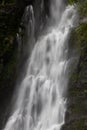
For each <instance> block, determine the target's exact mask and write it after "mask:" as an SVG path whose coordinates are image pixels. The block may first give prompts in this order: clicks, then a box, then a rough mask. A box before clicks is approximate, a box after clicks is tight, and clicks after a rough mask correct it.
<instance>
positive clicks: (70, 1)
mask: <svg viewBox="0 0 87 130" xmlns="http://www.w3.org/2000/svg"><path fill="white" fill-rule="evenodd" d="M67 1H68V4H74V3H77V2H78V0H67Z"/></svg>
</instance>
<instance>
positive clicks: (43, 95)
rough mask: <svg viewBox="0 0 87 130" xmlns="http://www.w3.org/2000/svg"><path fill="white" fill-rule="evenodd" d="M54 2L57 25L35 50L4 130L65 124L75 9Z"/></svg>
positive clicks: (45, 129) (52, 129) (56, 128)
mask: <svg viewBox="0 0 87 130" xmlns="http://www.w3.org/2000/svg"><path fill="white" fill-rule="evenodd" d="M62 6H63V2H62V0H54V4H52V8H51V12H52V13H51V14H52V18H53V19H55V20H54V21H55V24H54V26H52V27H50V29H49V30H50V31H48V33H47V34H46V35H44V36H42V37H41V38H40V39H39V40H38V41H37V43H36V44H35V47H34V49H33V51H32V55H31V58H30V60H29V64H28V68H27V73H26V76H25V77H24V79H23V81H22V82H21V85H20V91H19V94H18V99H17V102H16V104H15V109H14V112H13V114H12V116H11V117H10V118H9V120H8V122H7V124H6V126H5V128H4V130H60V128H61V126H62V125H63V124H64V118H65V111H66V100H65V98H64V97H63V95H64V94H65V93H66V90H67V84H68V79H69V77H68V67H69V63H70V60H71V59H68V58H67V56H68V49H69V48H68V37H69V33H70V30H71V28H72V27H74V23H75V18H76V10H75V8H74V6H68V7H66V8H65V9H62V11H60V9H61V8H62Z"/></svg>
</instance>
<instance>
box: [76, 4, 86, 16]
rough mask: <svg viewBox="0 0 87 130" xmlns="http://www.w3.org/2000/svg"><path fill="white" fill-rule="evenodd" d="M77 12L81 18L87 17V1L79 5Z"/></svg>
mask: <svg viewBox="0 0 87 130" xmlns="http://www.w3.org/2000/svg"><path fill="white" fill-rule="evenodd" d="M78 12H79V14H80V17H81V18H83V17H85V16H87V1H84V2H80V3H79V5H78Z"/></svg>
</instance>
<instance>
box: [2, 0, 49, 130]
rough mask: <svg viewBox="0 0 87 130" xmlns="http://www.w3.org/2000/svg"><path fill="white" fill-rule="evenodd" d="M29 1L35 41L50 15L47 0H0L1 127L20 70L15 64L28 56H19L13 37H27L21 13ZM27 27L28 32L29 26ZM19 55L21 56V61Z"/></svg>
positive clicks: (6, 116) (21, 63)
mask: <svg viewBox="0 0 87 130" xmlns="http://www.w3.org/2000/svg"><path fill="white" fill-rule="evenodd" d="M28 5H32V6H33V10H34V14H33V15H34V20H35V21H34V24H35V25H34V27H35V28H34V34H33V35H34V37H35V41H36V40H37V38H38V35H39V33H40V32H41V30H42V29H43V27H45V26H46V21H47V18H48V16H49V8H48V6H49V0H2V1H0V129H1V128H2V127H3V126H4V124H5V122H6V120H7V118H8V114H9V112H10V110H9V105H10V102H11V99H12V95H13V91H14V88H15V87H14V86H15V81H16V79H17V74H18V73H19V72H17V71H18V69H17V68H22V66H24V62H23V59H25V60H26V59H27V54H22V53H21V54H20V57H19V46H20V45H19V44H18V41H17V39H16V34H17V33H19V35H20V37H21V39H22V40H23V39H24V38H25V37H26V36H25V34H24V32H25V28H26V27H25V25H24V23H23V20H22V19H23V18H22V17H23V13H24V10H25V7H26V6H28ZM30 17H31V16H30ZM27 18H29V17H27ZM19 28H20V29H19ZM18 30H19V31H18ZM20 30H21V31H20ZM29 31H30V33H31V26H30V27H29ZM30 33H29V34H30ZM30 36H31V34H30ZM24 44H25V43H24V42H22V44H21V46H20V49H21V51H20V52H23V49H24V46H25V45H24ZM31 46H33V45H29V47H30V50H29V51H31V49H32V47H31ZM26 47H27V46H26ZM22 57H23V59H22V60H21V61H20V59H21V58H22ZM18 61H20V65H18ZM19 71H20V70H19ZM7 111H8V112H7ZM3 117H4V118H3Z"/></svg>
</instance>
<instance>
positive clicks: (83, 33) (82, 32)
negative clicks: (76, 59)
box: [75, 22, 87, 51]
mask: <svg viewBox="0 0 87 130" xmlns="http://www.w3.org/2000/svg"><path fill="white" fill-rule="evenodd" d="M75 32H76V36H77V44H78V46H79V47H80V50H82V51H83V50H84V49H85V48H86V47H87V22H85V23H82V24H80V25H79V26H78V27H77V28H76V30H75Z"/></svg>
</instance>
